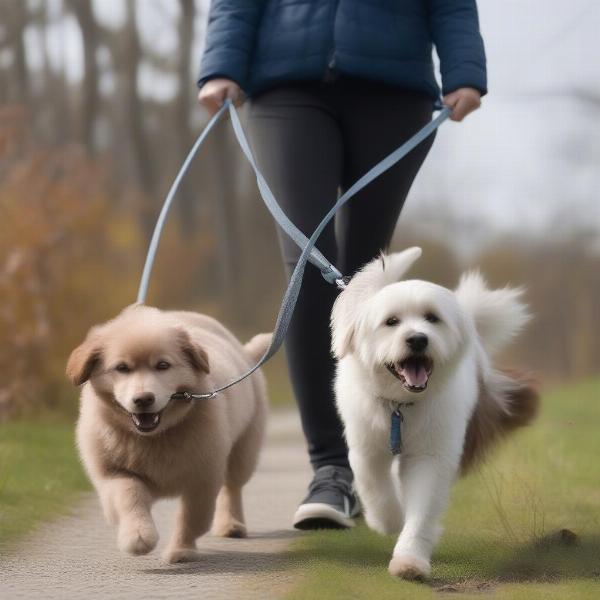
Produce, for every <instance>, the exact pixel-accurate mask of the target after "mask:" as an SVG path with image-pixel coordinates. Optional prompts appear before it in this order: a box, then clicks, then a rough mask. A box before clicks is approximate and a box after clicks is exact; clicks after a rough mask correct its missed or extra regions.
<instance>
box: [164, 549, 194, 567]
mask: <svg viewBox="0 0 600 600" xmlns="http://www.w3.org/2000/svg"><path fill="white" fill-rule="evenodd" d="M163 559H164V560H165V562H168V563H169V564H175V563H188V562H197V561H199V560H201V559H202V554H200V552H198V550H196V549H195V548H167V550H165V553H164V554H163Z"/></svg>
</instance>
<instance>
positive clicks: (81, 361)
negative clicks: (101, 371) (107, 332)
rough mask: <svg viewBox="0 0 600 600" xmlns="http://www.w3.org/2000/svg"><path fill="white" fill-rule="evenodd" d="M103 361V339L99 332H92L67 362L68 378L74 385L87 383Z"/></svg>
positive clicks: (95, 330) (93, 330)
mask: <svg viewBox="0 0 600 600" xmlns="http://www.w3.org/2000/svg"><path fill="white" fill-rule="evenodd" d="M101 360H102V339H101V336H100V333H99V330H98V329H97V328H96V327H94V328H93V329H91V330H90V332H89V333H88V335H87V336H86V338H85V340H84V341H83V343H82V344H81V345H79V346H77V348H75V350H73V352H71V356H69V360H68V361H67V371H66V372H67V377H68V378H69V379H70V380H71V383H72V384H73V385H81V384H83V383H85V382H86V381H87V380H88V379H89V378H90V377H91V375H92V372H93V371H94V369H95V368H96V366H97V365H98V364H99V363H100V361H101Z"/></svg>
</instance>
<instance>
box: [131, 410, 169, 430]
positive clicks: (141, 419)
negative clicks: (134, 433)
mask: <svg viewBox="0 0 600 600" xmlns="http://www.w3.org/2000/svg"><path fill="white" fill-rule="evenodd" d="M130 414H131V420H132V421H133V424H134V425H135V427H136V429H137V430H138V431H141V432H142V433H149V432H151V431H154V430H155V429H156V428H157V427H158V426H159V424H160V415H161V413H159V412H154V413H151V412H148V413H130Z"/></svg>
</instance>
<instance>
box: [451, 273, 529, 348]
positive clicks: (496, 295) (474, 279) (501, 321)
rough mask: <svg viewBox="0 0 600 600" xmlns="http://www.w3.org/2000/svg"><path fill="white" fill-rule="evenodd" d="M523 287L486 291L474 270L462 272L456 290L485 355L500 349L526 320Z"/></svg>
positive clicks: (478, 274)
mask: <svg viewBox="0 0 600 600" xmlns="http://www.w3.org/2000/svg"><path fill="white" fill-rule="evenodd" d="M523 291H524V290H523V288H510V287H505V288H502V289H499V290H490V289H489V288H488V286H487V284H486V281H485V279H484V278H483V276H482V275H481V273H479V272H478V271H471V272H469V273H465V274H464V275H463V276H462V277H461V279H460V282H459V284H458V287H457V288H456V296H457V298H458V302H459V304H460V305H461V306H462V308H463V310H464V311H466V312H467V313H468V314H469V315H471V317H472V318H473V320H474V322H475V327H476V329H477V333H478V334H479V338H480V340H481V343H482V345H483V348H484V349H485V351H486V352H487V353H488V354H489V355H493V354H495V353H497V352H499V351H500V350H502V349H503V348H504V347H505V346H506V345H507V344H508V342H510V340H511V339H512V338H513V337H514V336H515V335H517V333H519V331H520V330H521V329H522V328H523V326H524V325H525V324H526V323H527V321H529V319H530V315H529V313H528V311H527V306H526V305H525V304H524V303H523V302H521V297H522V295H523Z"/></svg>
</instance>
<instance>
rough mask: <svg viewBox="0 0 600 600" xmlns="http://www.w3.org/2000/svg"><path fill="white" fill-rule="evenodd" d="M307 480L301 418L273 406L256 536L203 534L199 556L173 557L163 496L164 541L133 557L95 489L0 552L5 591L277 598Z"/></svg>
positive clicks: (158, 513)
mask: <svg viewBox="0 0 600 600" xmlns="http://www.w3.org/2000/svg"><path fill="white" fill-rule="evenodd" d="M308 479H309V466H308V461H307V459H306V452H305V450H304V442H303V440H302V437H301V435H300V425H299V421H298V419H297V417H296V416H295V415H293V414H275V415H273V416H272V417H271V421H270V426H269V435H268V441H267V445H266V447H265V449H264V450H263V454H262V458H261V462H260V466H259V469H258V472H257V473H256V474H255V476H254V477H253V479H252V480H251V481H250V483H249V484H248V486H247V487H246V489H245V505H246V517H247V521H248V529H249V533H250V537H248V538H247V539H245V540H230V539H221V538H213V537H211V536H207V537H204V538H201V539H200V540H199V541H198V548H199V549H200V550H201V551H202V552H203V553H205V558H204V559H203V560H202V561H201V562H198V563H188V564H182V565H167V564H165V563H163V562H162V561H161V559H160V552H161V550H162V547H163V545H164V543H165V542H166V540H167V539H168V533H169V532H170V530H171V521H172V519H173V516H174V508H175V503H174V502H171V501H168V502H161V503H158V504H157V505H156V507H155V509H154V511H153V514H154V516H155V520H156V523H157V526H158V529H159V531H160V534H161V541H160V542H159V545H158V548H157V549H156V550H154V552H152V553H151V554H149V555H147V556H143V557H131V556H127V555H124V554H121V553H120V552H119V551H118V549H117V547H116V535H115V532H114V531H113V530H112V528H110V527H109V526H107V525H106V524H105V523H104V521H103V518H102V514H101V511H100V507H99V504H98V501H97V499H96V497H95V496H93V495H91V494H90V495H88V496H86V497H85V498H84V499H83V500H82V501H81V502H80V503H78V504H77V506H76V507H74V509H73V510H72V514H70V515H69V516H67V517H64V518H60V519H58V520H56V521H54V522H51V523H47V524H45V525H43V526H41V527H40V528H38V529H37V531H36V532H35V533H33V534H31V535H30V536H29V537H27V538H26V539H25V540H23V541H22V542H21V543H20V544H19V545H18V546H16V547H15V548H14V549H13V551H12V552H11V553H10V554H8V555H6V556H2V557H0V598H1V599H7V600H8V599H10V600H13V599H18V598H27V599H33V598H44V599H46V598H47V599H52V598H56V599H61V600H70V599H72V598H73V599H75V598H86V599H94V598H110V599H111V600H120V599H125V598H126V599H127V600H132V599H136V598H143V599H145V600H150V599H154V598H202V599H203V600H212V599H217V600H220V599H225V598H227V599H228V600H229V599H235V600H237V599H240V600H243V599H246V598H260V599H261V600H262V599H269V598H279V597H281V596H282V595H283V594H284V593H285V591H286V590H287V589H289V588H290V586H291V585H292V583H293V574H292V573H291V571H290V570H289V568H286V564H285V560H284V559H283V558H282V556H281V553H282V552H284V551H285V550H286V548H287V547H288V546H289V544H290V541H291V540H292V539H293V537H294V536H295V535H296V533H295V532H294V530H293V529H292V528H291V524H290V523H291V518H292V515H293V512H294V510H295V508H296V505H297V503H298V501H299V500H300V499H301V498H302V497H303V495H304V493H305V489H306V485H307V483H308Z"/></svg>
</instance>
